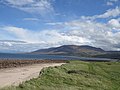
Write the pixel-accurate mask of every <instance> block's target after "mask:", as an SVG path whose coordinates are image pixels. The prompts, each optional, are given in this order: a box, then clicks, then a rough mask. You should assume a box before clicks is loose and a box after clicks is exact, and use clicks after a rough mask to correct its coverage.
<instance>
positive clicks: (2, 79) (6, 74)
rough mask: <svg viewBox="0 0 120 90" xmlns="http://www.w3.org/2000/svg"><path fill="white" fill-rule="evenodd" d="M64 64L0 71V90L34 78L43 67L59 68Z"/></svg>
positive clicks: (39, 65) (37, 65)
mask: <svg viewBox="0 0 120 90" xmlns="http://www.w3.org/2000/svg"><path fill="white" fill-rule="evenodd" d="M62 64H64V63H46V64H33V65H30V66H24V67H17V68H7V69H0V88H2V87H5V86H11V85H19V84H20V83H21V82H24V81H26V80H30V79H31V78H36V77H38V76H39V72H40V71H41V69H42V68H44V67H49V66H52V67H53V66H60V65H62Z"/></svg>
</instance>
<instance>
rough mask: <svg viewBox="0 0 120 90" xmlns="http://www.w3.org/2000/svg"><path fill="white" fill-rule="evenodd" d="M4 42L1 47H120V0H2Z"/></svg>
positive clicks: (0, 18) (0, 13)
mask: <svg viewBox="0 0 120 90" xmlns="http://www.w3.org/2000/svg"><path fill="white" fill-rule="evenodd" d="M4 40H5V42H3V41H4ZM6 40H7V42H6ZM9 40H14V41H24V42H25V43H20V45H18V42H17V43H15V42H8V41H9ZM0 41H2V43H0V50H2V49H3V47H4V49H8V50H9V49H16V48H17V49H21V48H23V47H24V48H26V49H27V50H29V49H30V46H31V47H32V49H30V50H35V49H39V48H45V47H55V46H61V45H91V46H95V47H100V48H102V49H104V50H120V0H0ZM26 44H27V45H26ZM15 45H16V47H15Z"/></svg>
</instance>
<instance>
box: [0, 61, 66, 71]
mask: <svg viewBox="0 0 120 90" xmlns="http://www.w3.org/2000/svg"><path fill="white" fill-rule="evenodd" d="M66 62H67V60H0V69H5V68H13V67H23V66H28V65H34V64H46V63H66Z"/></svg>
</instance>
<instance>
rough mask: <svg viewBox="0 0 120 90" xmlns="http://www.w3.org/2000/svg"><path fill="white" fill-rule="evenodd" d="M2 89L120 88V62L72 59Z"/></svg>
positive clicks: (72, 89)
mask: <svg viewBox="0 0 120 90" xmlns="http://www.w3.org/2000/svg"><path fill="white" fill-rule="evenodd" d="M1 90H120V63H119V62H82V61H70V63H67V64H65V65H62V66H56V67H49V68H44V69H43V70H42V71H41V75H40V76H39V77H38V78H36V79H31V80H29V81H26V82H24V83H22V84H20V85H19V86H17V87H8V88H4V89H1Z"/></svg>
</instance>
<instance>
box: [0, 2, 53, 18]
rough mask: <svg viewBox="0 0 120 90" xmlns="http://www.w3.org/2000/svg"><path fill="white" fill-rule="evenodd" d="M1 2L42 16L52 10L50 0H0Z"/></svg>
mask: <svg viewBox="0 0 120 90" xmlns="http://www.w3.org/2000/svg"><path fill="white" fill-rule="evenodd" d="M1 2H2V3H3V4H6V5H8V6H10V7H13V8H17V9H19V10H22V11H25V12H29V13H35V14H40V15H42V16H43V15H45V14H47V13H52V12H54V9H53V7H52V5H51V2H50V0H2V1H1Z"/></svg>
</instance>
